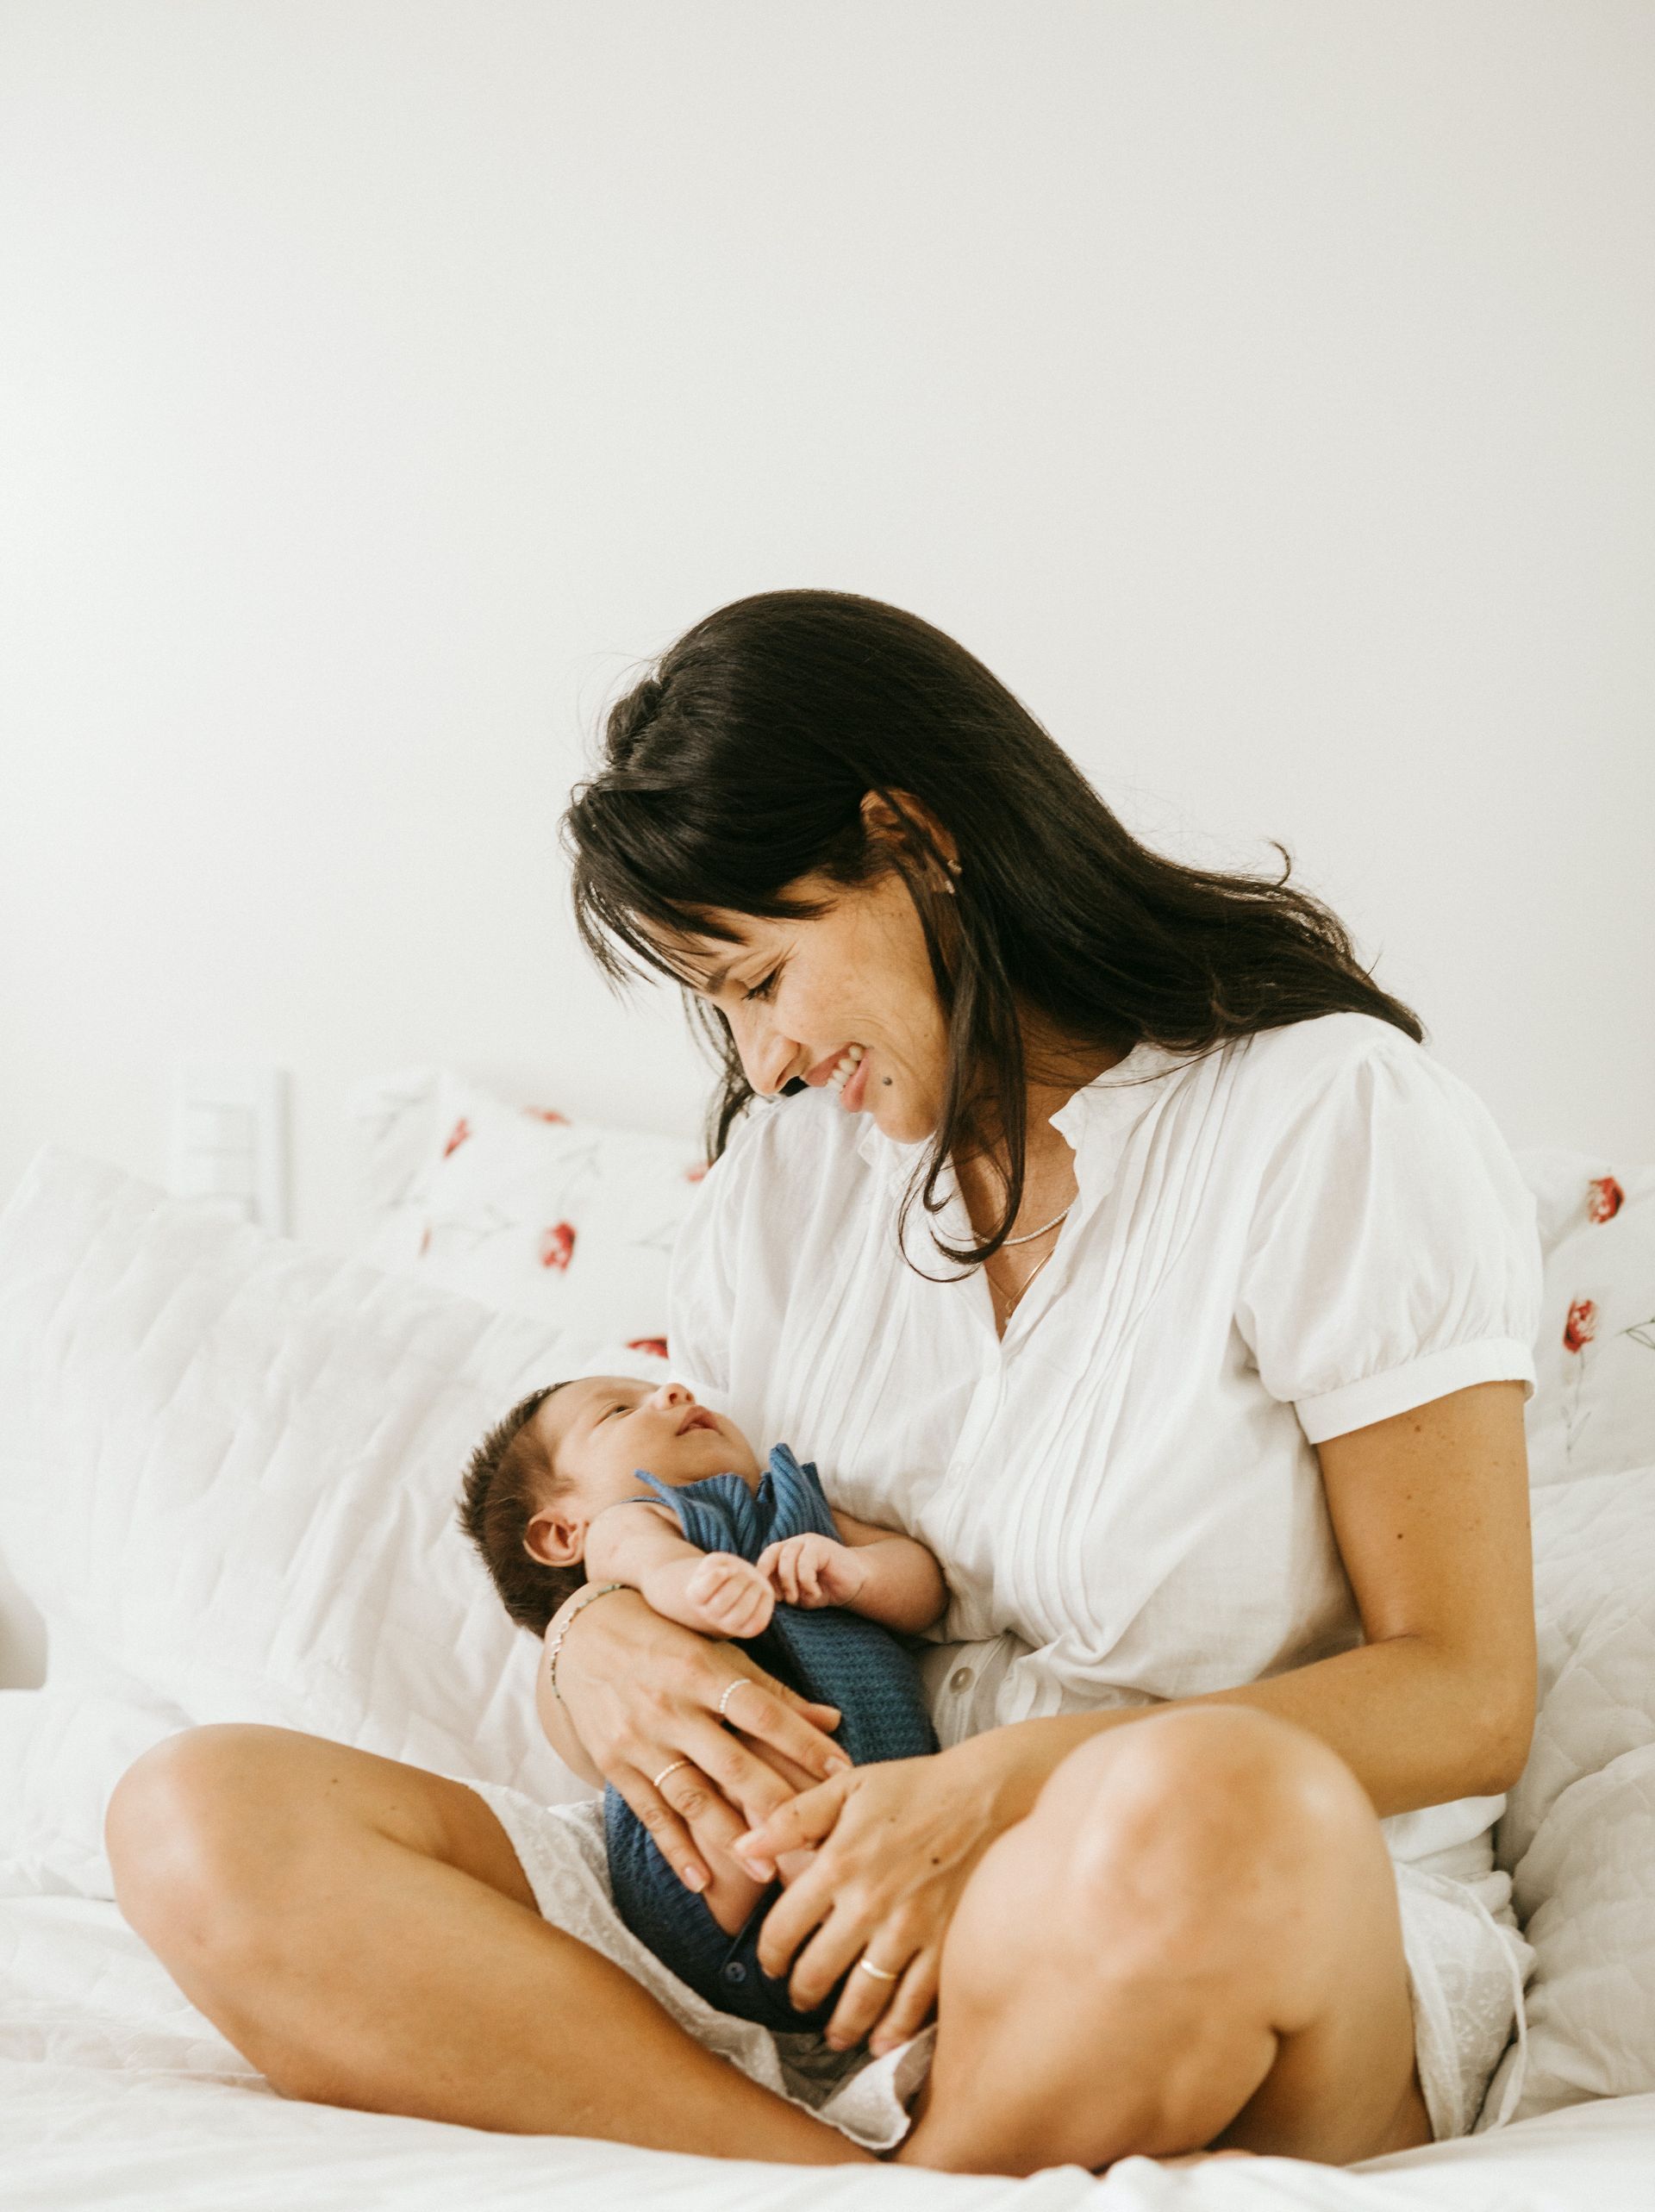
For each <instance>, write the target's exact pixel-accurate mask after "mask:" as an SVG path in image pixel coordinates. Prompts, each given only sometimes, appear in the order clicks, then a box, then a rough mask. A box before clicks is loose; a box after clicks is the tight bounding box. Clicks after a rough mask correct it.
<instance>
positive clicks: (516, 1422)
mask: <svg viewBox="0 0 1655 2212" xmlns="http://www.w3.org/2000/svg"><path fill="white" fill-rule="evenodd" d="M566 1388H567V1385H566V1384H563V1383H550V1384H547V1385H546V1388H545V1389H544V1390H531V1391H530V1392H529V1394H528V1397H526V1398H520V1399H519V1400H518V1402H517V1403H516V1404H515V1406H513V1408H512V1409H511V1411H510V1412H509V1414H507V1415H506V1416H505V1418H504V1420H503V1421H498V1422H496V1423H495V1425H494V1427H493V1428H491V1429H490V1431H489V1433H488V1434H487V1435H486V1436H485V1437H484V1439H483V1441H482V1442H481V1443H480V1444H479V1445H478V1447H477V1449H476V1451H475V1452H473V1453H472V1457H471V1462H470V1465H468V1466H467V1467H466V1470H465V1483H464V1484H463V1486H462V1488H461V1490H460V1499H459V1525H460V1527H461V1528H463V1529H464V1530H465V1534H467V1535H468V1536H469V1537H470V1538H471V1540H472V1543H474V1544H475V1545H476V1547H477V1548H478V1551H479V1552H481V1553H482V1554H483V1564H484V1566H485V1567H487V1569H488V1571H489V1578H490V1581H491V1582H492V1583H493V1584H494V1586H495V1588H496V1589H497V1590H498V1591H499V1593H500V1597H501V1600H502V1602H503V1604H504V1606H505V1609H506V1610H507V1612H508V1613H509V1614H510V1615H511V1617H512V1619H513V1620H514V1621H515V1622H516V1623H517V1625H518V1627H519V1628H532V1629H533V1630H534V1634H536V1635H537V1636H543V1635H544V1634H546V1623H547V1622H549V1621H550V1620H551V1618H552V1615H553V1614H554V1613H555V1612H556V1611H557V1609H558V1608H559V1606H560V1605H561V1604H562V1603H564V1601H565V1599H566V1598H568V1597H571V1596H572V1595H573V1593H574V1592H575V1591H576V1590H578V1589H579V1588H580V1586H581V1584H582V1583H584V1581H585V1579H586V1570H585V1568H584V1566H582V1565H581V1564H580V1562H579V1561H578V1560H577V1561H576V1562H575V1563H574V1565H572V1566H567V1567H549V1566H547V1565H546V1563H545V1562H544V1561H543V1560H541V1559H536V1558H535V1557H534V1554H533V1553H531V1552H530V1551H529V1550H528V1547H527V1546H526V1545H525V1544H524V1542H523V1539H524V1537H525V1536H526V1535H527V1534H528V1524H529V1522H531V1521H532V1520H533V1519H534V1515H536V1514H537V1513H538V1512H539V1511H540V1508H541V1507H542V1506H543V1505H544V1504H545V1503H546V1500H547V1499H548V1498H551V1497H556V1496H557V1494H558V1492H559V1490H562V1489H563V1488H564V1487H565V1484H564V1483H563V1482H562V1481H561V1480H560V1479H559V1475H558V1472H557V1470H556V1468H555V1467H554V1466H553V1464H552V1460H551V1456H550V1454H549V1453H547V1451H546V1447H545V1445H544V1444H543V1443H542V1442H541V1440H540V1433H539V1431H538V1430H537V1429H536V1428H535V1427H534V1416H535V1415H536V1414H537V1413H538V1412H539V1411H540V1408H541V1407H542V1406H543V1405H544V1404H545V1403H546V1400H547V1399H548V1398H549V1397H551V1395H552V1393H553V1390H564V1389H566Z"/></svg>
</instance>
